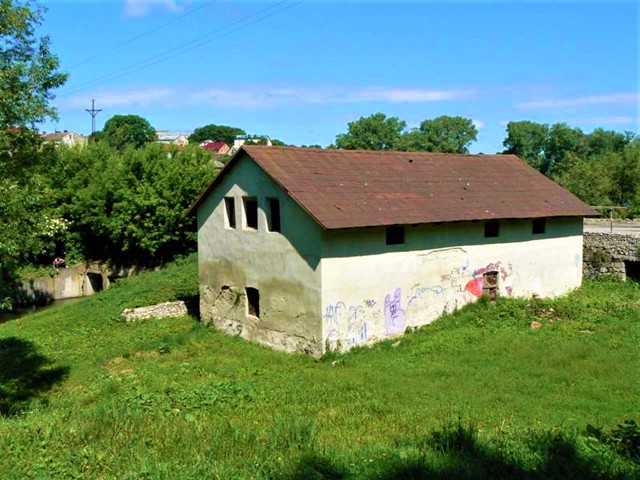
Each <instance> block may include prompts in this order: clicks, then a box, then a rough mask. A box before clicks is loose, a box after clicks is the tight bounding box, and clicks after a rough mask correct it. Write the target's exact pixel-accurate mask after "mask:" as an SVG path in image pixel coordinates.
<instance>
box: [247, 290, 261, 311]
mask: <svg viewBox="0 0 640 480" xmlns="http://www.w3.org/2000/svg"><path fill="white" fill-rule="evenodd" d="M246 290H247V314H248V315H251V316H254V317H257V318H260V291H259V290H258V289H257V288H252V287H247V288H246Z"/></svg>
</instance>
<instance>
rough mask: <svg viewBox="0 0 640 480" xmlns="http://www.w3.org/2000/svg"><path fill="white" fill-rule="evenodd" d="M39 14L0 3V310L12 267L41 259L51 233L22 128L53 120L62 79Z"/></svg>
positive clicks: (32, 139) (36, 147) (8, 1)
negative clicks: (53, 100) (54, 100)
mask: <svg viewBox="0 0 640 480" xmlns="http://www.w3.org/2000/svg"><path fill="white" fill-rule="evenodd" d="M42 15H43V10H42V9H40V8H37V7H34V6H33V4H32V3H29V2H23V1H20V0H0V310H2V309H6V308H10V306H11V301H10V296H11V288H12V284H13V281H14V279H15V271H16V268H17V267H18V266H19V265H21V264H23V263H25V262H27V261H29V260H31V259H33V258H34V257H36V256H38V255H41V254H42V252H43V251H44V250H45V249H46V248H47V246H48V244H49V243H50V240H51V238H50V234H51V233H52V232H54V231H55V229H56V225H57V224H56V222H55V220H56V218H55V217H54V215H53V212H52V204H51V192H50V190H49V189H48V188H47V185H46V178H45V177H43V175H42V164H43V159H44V158H45V153H46V152H48V150H47V149H46V148H42V149H41V148H40V145H41V139H40V136H39V135H37V133H36V132H34V131H33V130H31V129H29V128H25V127H27V126H30V127H33V126H34V124H36V123H38V122H41V121H43V120H45V119H46V118H48V117H50V118H55V115H56V111H55V109H54V108H53V107H52V106H51V105H50V103H49V101H50V100H51V98H53V95H52V91H53V90H55V89H56V88H58V87H60V86H61V85H63V84H64V82H65V80H66V78H67V76H66V75H65V74H62V73H59V72H58V59H57V57H56V56H55V55H53V54H52V53H51V51H50V49H49V38H48V37H46V36H44V37H38V36H37V35H36V31H37V29H38V27H39V26H40V24H41V22H42Z"/></svg>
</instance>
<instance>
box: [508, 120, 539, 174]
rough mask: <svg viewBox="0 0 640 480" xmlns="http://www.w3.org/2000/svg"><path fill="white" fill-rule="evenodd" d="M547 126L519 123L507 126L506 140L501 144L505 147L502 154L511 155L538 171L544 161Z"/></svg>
mask: <svg viewBox="0 0 640 480" xmlns="http://www.w3.org/2000/svg"><path fill="white" fill-rule="evenodd" d="M548 134H549V126H548V125H545V124H540V123H535V122H529V121H521V122H509V123H508V124H507V138H505V139H504V141H503V142H502V144H503V145H504V146H505V147H507V149H506V150H505V151H504V153H512V154H514V155H517V156H518V157H520V158H521V159H522V160H524V161H525V162H527V163H528V164H529V165H531V166H532V167H533V168H535V169H537V170H539V169H540V167H541V165H542V163H543V161H544V152H545V147H546V144H547V136H548Z"/></svg>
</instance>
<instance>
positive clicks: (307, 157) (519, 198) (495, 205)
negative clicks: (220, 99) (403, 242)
mask: <svg viewBox="0 0 640 480" xmlns="http://www.w3.org/2000/svg"><path fill="white" fill-rule="evenodd" d="M244 154H247V155H249V156H250V157H251V158H252V159H253V160H254V161H255V162H256V163H257V164H258V165H260V167H262V168H263V169H264V170H265V172H266V173H267V174H268V175H269V176H271V177H272V178H273V180H274V181H275V182H276V183H278V184H279V185H280V186H281V187H282V188H283V189H284V190H285V191H286V192H287V193H288V194H289V195H291V197H293V199H294V200H295V201H296V202H298V204H300V206H301V207H302V208H303V209H305V210H306V211H307V212H308V213H309V214H310V215H311V216H312V217H313V218H314V219H315V220H316V221H317V222H318V223H319V224H320V225H321V226H322V227H324V228H326V229H334V228H350V227H369V226H377V225H394V224H418V223H435V222H456V221H466V220H493V219H507V218H535V217H559V216H589V215H594V214H595V212H594V210H593V209H591V208H590V207H589V206H588V205H586V204H585V203H583V202H582V201H580V200H579V199H578V198H577V197H575V196H574V195H572V194H571V193H569V192H568V191H566V190H565V189H563V188H562V187H560V186H559V185H558V184H556V183H555V182H553V181H551V180H550V179H548V178H547V177H545V176H544V175H542V174H541V173H539V172H538V171H536V170H534V169H533V168H531V167H530V166H529V165H527V164H526V163H525V162H523V161H522V160H520V159H519V158H518V157H516V156H515V155H454V154H444V153H427V152H389V151H384V152H379V151H366V150H319V149H310V148H296V147H265V146H248V145H245V146H243V147H242V149H241V150H240V151H239V152H238V153H237V154H236V156H235V157H234V159H233V160H232V161H231V162H229V164H228V165H227V166H226V167H225V169H224V170H222V172H221V173H220V175H219V176H218V178H217V179H216V180H214V181H213V182H212V184H211V185H210V186H209V188H208V189H207V191H205V193H204V194H203V195H202V196H201V197H200V199H198V201H196V203H195V204H194V206H193V207H192V208H197V206H198V205H199V204H200V203H201V202H202V201H203V200H204V198H206V196H207V195H208V192H210V191H211V189H213V188H215V185H216V184H217V181H218V179H219V178H221V177H222V176H224V175H225V174H227V173H228V172H229V171H230V170H231V169H232V168H233V165H234V164H235V162H236V161H237V159H238V158H240V157H241V156H242V155H244Z"/></svg>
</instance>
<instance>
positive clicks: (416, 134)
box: [401, 115, 478, 153]
mask: <svg viewBox="0 0 640 480" xmlns="http://www.w3.org/2000/svg"><path fill="white" fill-rule="evenodd" d="M477 137H478V130H477V129H476V127H475V125H474V124H473V121H472V120H471V119H470V118H464V117H450V116H448V115H442V116H440V117H437V118H434V119H432V120H424V121H423V122H422V123H420V127H419V128H417V129H414V130H412V131H410V132H409V133H407V134H405V135H404V138H403V139H402V142H401V149H402V150H421V151H426V152H442V153H469V145H470V144H471V142H475V141H476V139H477Z"/></svg>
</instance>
